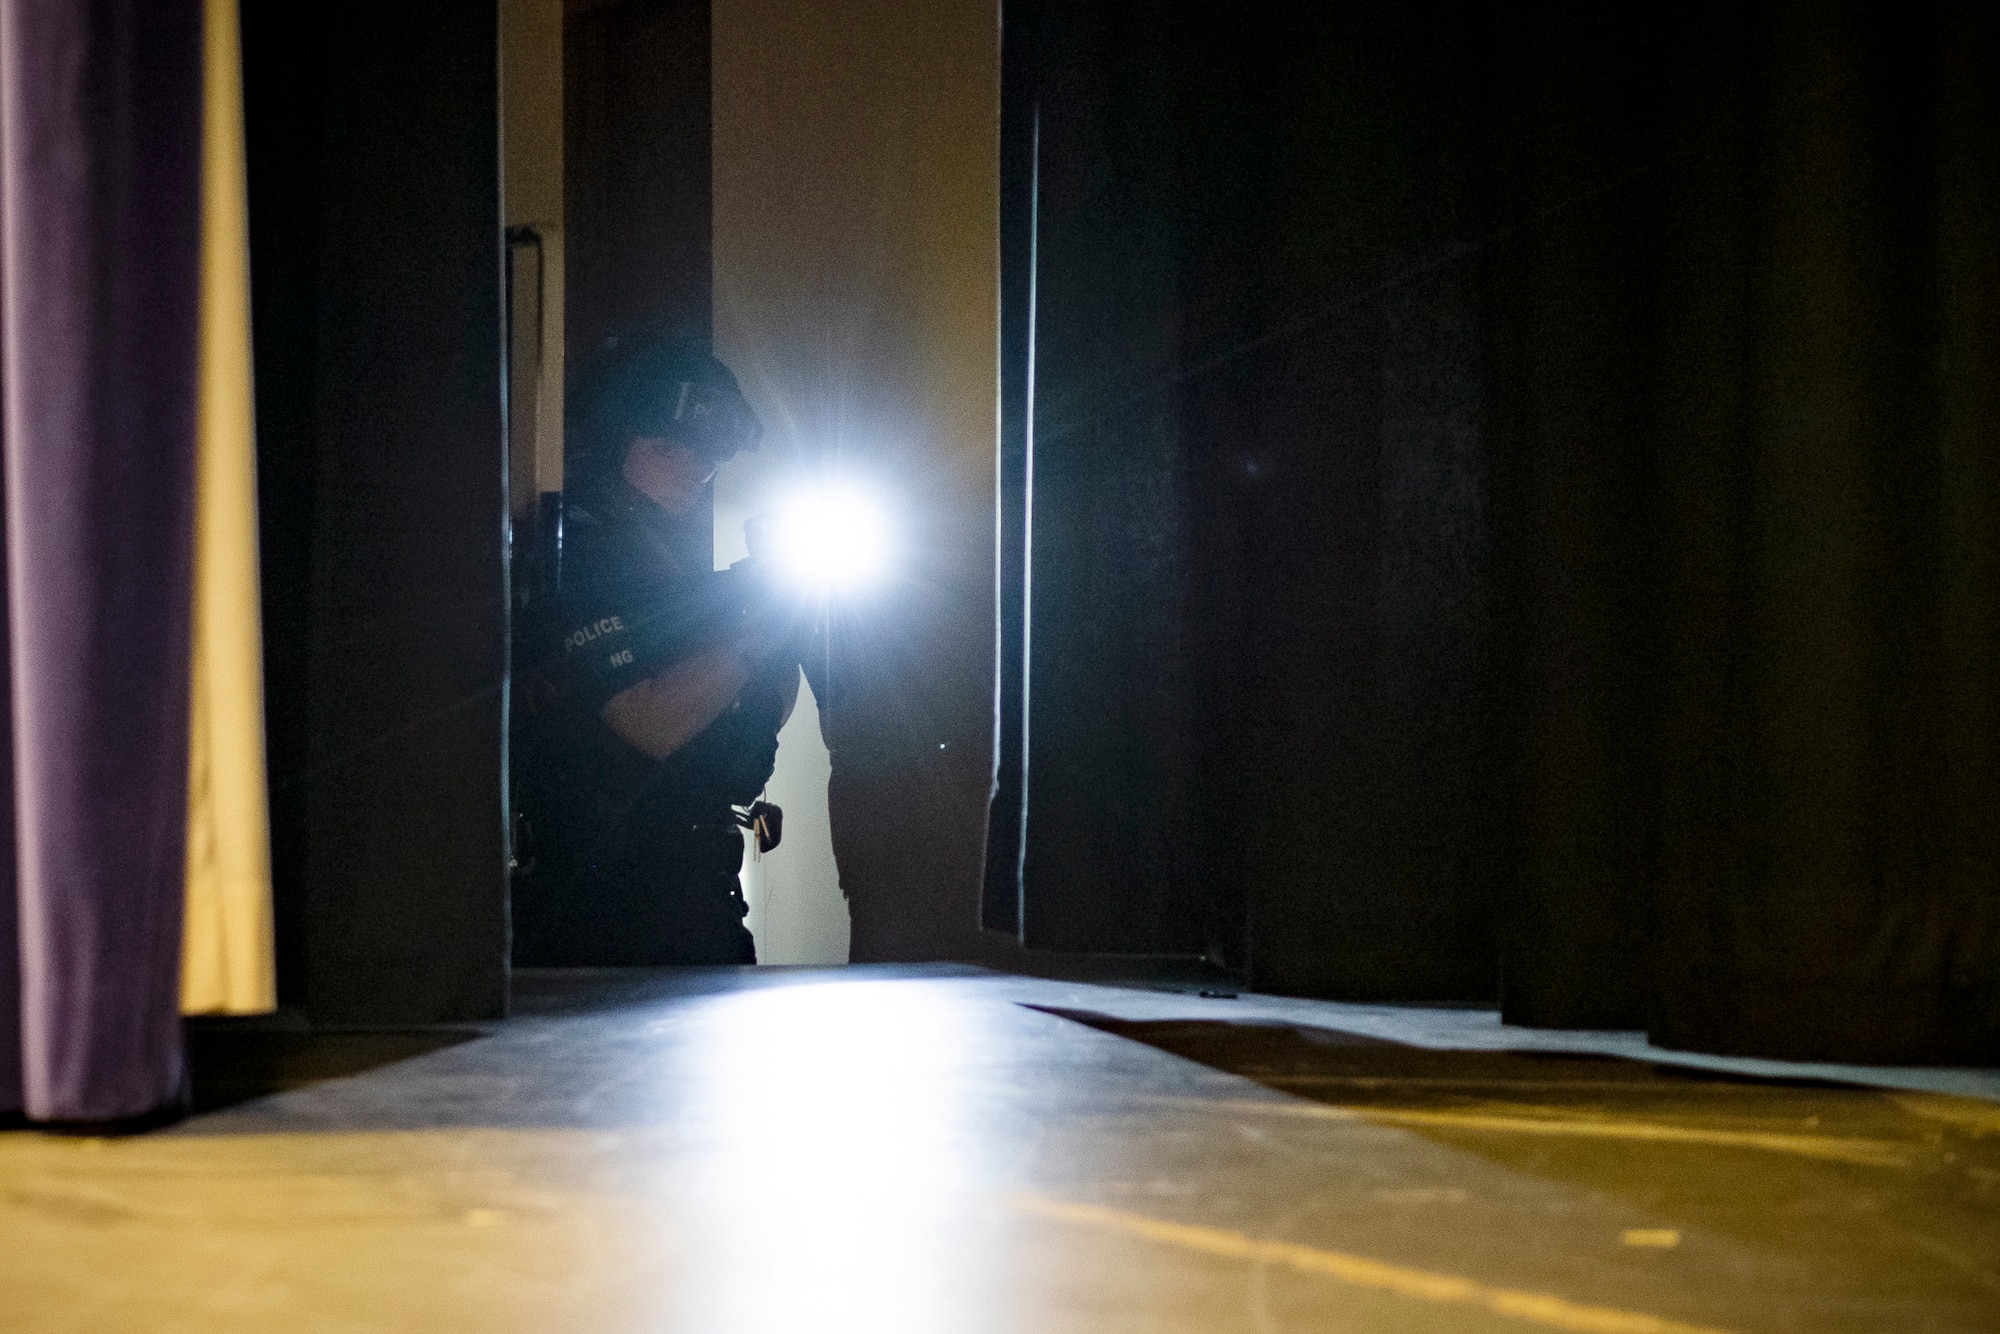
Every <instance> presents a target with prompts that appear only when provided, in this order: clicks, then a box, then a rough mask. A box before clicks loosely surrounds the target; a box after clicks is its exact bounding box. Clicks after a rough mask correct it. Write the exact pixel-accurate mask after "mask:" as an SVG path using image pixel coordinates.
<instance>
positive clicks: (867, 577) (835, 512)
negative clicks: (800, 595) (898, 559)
mask: <svg viewBox="0 0 2000 1334" xmlns="http://www.w3.org/2000/svg"><path fill="white" fill-rule="evenodd" d="M770 538H771V556H772V559H773V562H774V563H775V564H776V565H777V568H778V571H779V573H780V574H781V575H782V576H783V577H784V578H785V579H786V580H787V581H788V582H791V583H794V584H797V585H799V586H800V587H803V588H811V589H815V590H819V591H823V592H834V591H842V590H852V589H855V588H859V587H861V586H862V585H863V584H866V583H868V582H870V581H871V580H874V579H876V578H877V577H879V576H880V575H881V573H882V569H883V567H884V566H885V565H886V564H887V563H888V555H889V530H888V522H887V519H886V516H885V515H884V514H883V512H882V506H881V505H880V503H879V502H877V501H876V499H875V498H874V497H873V496H871V495H869V494H868V493H867V492H865V491H863V490H860V489H859V488H857V487H854V486H850V485H844V484H837V485H829V486H820V487H814V488H812V489H811V490H807V491H802V492H800V493H798V494H797V495H795V496H793V497H791V499H789V500H787V501H786V502H785V503H784V504H782V505H780V506H779V507H778V509H777V511H776V512H775V513H774V514H773V515H772V516H771V524H770Z"/></svg>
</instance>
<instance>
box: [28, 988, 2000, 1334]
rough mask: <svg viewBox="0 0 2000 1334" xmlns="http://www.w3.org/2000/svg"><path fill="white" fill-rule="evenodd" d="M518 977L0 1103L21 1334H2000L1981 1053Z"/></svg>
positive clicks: (1426, 1018)
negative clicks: (178, 1108) (123, 1134)
mask: <svg viewBox="0 0 2000 1334" xmlns="http://www.w3.org/2000/svg"><path fill="white" fill-rule="evenodd" d="M517 1009H518V1015H517V1017H516V1018H514V1019H512V1020H509V1021H508V1022H507V1023H505V1024H500V1025H493V1026H489V1027H484V1028H472V1029H464V1030H456V1031H434V1032H425V1033H403V1034H346V1035H306V1034H296V1033H284V1032H272V1031H265V1032H253V1033H224V1034H220V1035H218V1034H213V1033H210V1034H206V1035H204V1036H203V1037H202V1038H201V1045H200V1047H199V1048H198V1050H197V1053H196V1055H197V1061H198V1081H199V1082H198V1093H199V1094H200V1096H201V1097H202V1098H203V1100H204V1102H205V1103H208V1104H223V1103H228V1104H231V1105H228V1106H219V1107H217V1109H216V1110H212V1111H208V1112H205V1113H204V1114H202V1115H200V1116H197V1117H195V1118H194V1119H192V1120H190V1121H188V1122H186V1123H184V1124H182V1125H180V1126H178V1127H175V1128H173V1129H171V1130H168V1131H162V1132H155V1133H152V1134H148V1135H141V1136H135V1137H131V1138H126V1139H122V1140H115V1141H107V1140H90V1139H69V1138H58V1137H54V1136H47V1135H41V1134H37V1133H32V1132H13V1133H8V1134H5V1135H0V1329H4V1330H7V1331H10V1332H11V1331H118V1332H120V1334H123V1332H125V1331H203V1332H205V1334H206V1332H210V1331H215V1332H223V1331H260V1332H262V1331H278V1332H280V1334H319V1332H321V1331H327V1332H329V1334H330V1332H333V1331H339V1332H341V1334H359V1332H360V1331H457V1330H467V1331H471V1330H478V1331H516V1330H519V1331H581V1332H584V1334H613V1332H617V1331H642V1330H643V1331H662V1330H664V1331H702V1332H704V1334H706V1332H707V1331H716V1332H717V1334H721V1332H723V1331H746V1332H747V1331H759V1332H760V1334H761V1332H766V1331H769V1332H778V1331H783V1332H784V1334H800V1332H804V1331H813V1332H814V1334H819V1332H821V1331H847V1330H852V1331H867V1334H903V1332H905V1331H907V1332H909V1334H938V1332H946V1331H1023V1332H1027V1331H1033V1332H1034V1334H1060V1332H1062V1331H1093V1332H1095V1331H1107V1332H1108V1331H1119V1332H1120V1334H1124V1332H1128V1331H1129V1332H1132V1334H1137V1332H1138V1331H1161V1332H1163V1334H1164V1332H1166V1331H1173V1332H1175V1334H1180V1332H1181V1331H1186V1332H1188V1334H1197V1332H1198V1334H1227V1332H1231V1331H1246V1332H1248V1331H1256V1332H1258V1334H1266V1332H1270V1331H1306V1330H1313V1331H1320V1330H1329V1331H1354V1332H1356V1334H1377V1332H1378V1331H1379V1332H1381V1334H1388V1332H1390V1331H1432V1330H1453V1331H1458V1330H1466V1331H1486V1330H1493V1331H1501V1330H1508V1331H1527V1330H1572V1331H1586V1332H1593V1334H1687V1332H1688V1331H1695V1330H1709V1331H1713V1330H1733V1331H1740V1332H1741V1334H1756V1332H1759V1331H1769V1332H1770V1334H1779V1332H1781V1331H1782V1332H1784V1334H1794V1332H1804V1331H1826V1332H1827V1334H1834V1332H1835V1331H1838V1332H1839V1334H1852V1332H1854V1331H1882V1332H1883V1334H1917V1332H1918V1331H1936V1332H1939V1334H1942V1332H1944V1331H1964V1332H1965V1334H1972V1332H1973V1331H1979V1332H1981V1334H1991V1332H1992V1331H1994V1330H2000V1102H1996V1101H1994V1100H1992V1099H1989V1098H1984V1097H1978V1096H1968V1095H1967V1093H1966V1092H1965V1091H1961V1092H1960V1093H1950V1092H1939V1091H1935V1090H1936V1088H1937V1087H1957V1088H1961V1089H1962V1090H1969V1091H1970V1092H1971V1093H1979V1092H1981V1091H1985V1090H1991V1089H2000V1081H1996V1080H1994V1079H1992V1078H1990V1077H1981V1076H1977V1075H1968V1076H1962V1077H1957V1078H1958V1081H1959V1082H1958V1083H1957V1084H1953V1083H1951V1080H1950V1079H1948V1078H1947V1079H1944V1081H1943V1083H1940V1082H1939V1079H1937V1078H1931V1079H1928V1080H1927V1079H1926V1078H1925V1077H1922V1076H1913V1077H1910V1078H1907V1079H1903V1080H1901V1081H1900V1082H1901V1084H1902V1085H1903V1086H1902V1087H1877V1086H1873V1085H1874V1083H1875V1082H1889V1083H1895V1082H1897V1081H1895V1080H1888V1081H1879V1080H1878V1079H1877V1076H1875V1075H1873V1074H1870V1073H1869V1072H1853V1077H1854V1078H1855V1079H1857V1080H1862V1081H1869V1082H1839V1081H1835V1080H1831V1079H1829V1078H1827V1075H1828V1073H1829V1072H1827V1071H1824V1070H1816V1071H1811V1072H1806V1073H1810V1074H1812V1075H1813V1076H1815V1077H1814V1078H1789V1079H1777V1078H1771V1077H1770V1075H1771V1074H1772V1073H1773V1072H1772V1071H1771V1070H1770V1069H1767V1068H1764V1067H1755V1069H1756V1070H1757V1071H1759V1072H1760V1073H1751V1074H1746V1073H1742V1072H1741V1071H1742V1070H1743V1069H1745V1068H1749V1067H1740V1066H1739V1067H1729V1068H1728V1069H1721V1068H1708V1069H1703V1068H1695V1067H1690V1066H1685V1065H1663V1064H1661V1063H1660V1058H1657V1057H1647V1058H1645V1059H1635V1058H1633V1057H1632V1056H1629V1055H1627V1056H1620V1055H1606V1054H1602V1052H1597V1053H1593V1052H1592V1051H1590V1050H1587V1048H1588V1047H1589V1046H1590V1045H1591V1044H1590V1043H1588V1042H1579V1041H1575V1040H1559V1041H1555V1042H1553V1043H1550V1042H1546V1041H1545V1042H1543V1043H1542V1045H1543V1046H1552V1047H1553V1049H1550V1050H1541V1051H1534V1050H1507V1049H1506V1048H1507V1047H1509V1046H1520V1045H1522V1044H1524V1043H1527V1044H1529V1045H1532V1042H1531V1040H1530V1039H1529V1037H1527V1036H1526V1035H1509V1034H1507V1033H1505V1032H1504V1031H1503V1030H1499V1029H1498V1028H1497V1025H1495V1024H1493V1023H1492V1022H1491V1021H1490V1016H1481V1015H1477V1014H1461V1013H1455V1012H1446V1011H1421V1010H1408V1011H1397V1010H1392V1009H1386V1008H1382V1007H1351V1006H1350V1007H1342V1006H1321V1005H1315V1004H1313V1003H1310V1002H1279V1001H1267V1000H1263V999H1260V998H1255V997H1243V998H1240V999H1230V998H1223V997H1218V998H1213V999H1209V998H1203V997H1199V996H1194V995H1182V994H1174V993H1171V992H1168V991H1162V990H1158V989H1153V990H1147V989H1140V988H1134V987H1110V986H1088V985H1082V984H1075V983H1061V982H1047V981H1036V980H1031V979H1025V978H1011V977H1003V976H999V975H995V974H988V973H979V972H975V971H973V970H963V969H951V968H937V969H900V970H896V969H849V970H827V971H810V970H796V971H795V970H715V971H705V970H704V971H687V972H679V973H676V972H644V973H623V974H619V973H586V974H529V975H526V976H525V977H524V978H523V979H522V981H521V983H520V985H519V988H518V1003H517ZM1399 1035H1400V1036H1399ZM1598 1045H1599V1046H1602V1045H1603V1044H1601V1043H1600V1044H1598ZM1710 1064H1711V1066H1714V1065H1717V1064H1718V1063H1710ZM1719 1064H1720V1065H1722V1066H1728V1063H1719ZM1836 1073H1837V1072H1836ZM1927 1083H1928V1084H1929V1085H1930V1086H1932V1087H1930V1088H1928V1089H1927V1088H1926V1085H1927ZM286 1085H298V1087H293V1088H291V1089H290V1090H289V1091H285V1092H279V1093H276V1094H268V1095H266V1096H261V1097H252V1096H250V1095H253V1094H256V1093H258V1092H259V1091H260V1090H265V1089H269V1088H272V1087H283V1086H286ZM244 1099H247V1100H244Z"/></svg>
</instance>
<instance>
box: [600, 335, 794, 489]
mask: <svg viewBox="0 0 2000 1334" xmlns="http://www.w3.org/2000/svg"><path fill="white" fill-rule="evenodd" d="M569 416H570V423H569V428H568V432H567V434H568V436H569V438H570V440H571V441H573V442H574V446H575V448H576V452H577V458H576V465H580V468H579V470H580V471H585V472H590V471H596V470H598V469H600V468H614V467H617V466H619V465H620V464H622V463H623V460H624V457H625V449H626V447H627V446H628V445H630V444H631V442H632V441H633V440H635V439H637V438H639V437H641V436H657V437H661V438H664V439H667V440H670V441H672V442H674V443H675V444H679V445H686V446H687V447H688V448H689V449H692V450H693V451H694V452H695V453H697V454H699V455H701V456H702V457H703V458H705V459H708V460H710V461H711V462H714V463H721V462H723V461H724V460H726V459H728V458H730V457H731V456H733V455H735V454H737V453H739V452H740V451H742V450H746V449H755V448H757V441H758V439H759V438H760V437H761V436H762V435H763V433H764V428H763V427H762V426H761V425H760V424H759V423H758V421H757V414H756V413H754V412H752V411H751V410H750V404H749V403H748V402H746V401H745V400H744V397H743V391H742V390H741V389H740V388H738V387H737V384H736V377H735V376H734V375H732V374H730V372H729V368H728V367H727V366H725V365H723V364H722V363H721V362H719V361H717V360H716V359H715V358H714V357H713V356H711V355H710V354H709V352H708V349H707V347H706V346H704V345H703V344H700V343H695V342H688V341H684V340H672V339H646V340H643V341H634V342H631V343H626V344H622V345H621V344H615V343H614V344H613V345H612V346H611V347H609V348H607V350H606V355H605V356H604V357H603V358H602V359H601V360H600V361H599V362H598V364H597V365H596V366H595V367H593V368H592V369H591V370H590V371H589V372H588V373H587V375H586V377H585V379H584V384H583V388H582V391H581V392H580V393H579V394H578V395H577V398H576V402H575V404H574V407H573V409H572V411H571V412H570V414H569ZM573 466H575V465H573Z"/></svg>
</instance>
